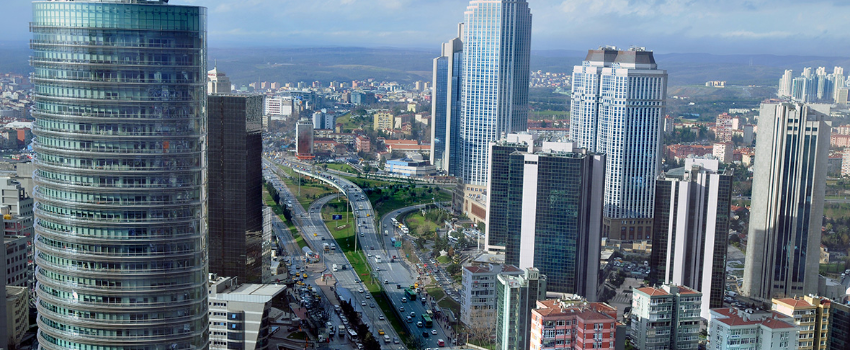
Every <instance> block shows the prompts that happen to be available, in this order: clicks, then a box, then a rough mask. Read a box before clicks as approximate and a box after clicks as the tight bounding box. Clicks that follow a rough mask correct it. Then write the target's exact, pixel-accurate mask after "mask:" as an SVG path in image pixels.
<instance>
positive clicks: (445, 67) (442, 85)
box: [431, 24, 463, 175]
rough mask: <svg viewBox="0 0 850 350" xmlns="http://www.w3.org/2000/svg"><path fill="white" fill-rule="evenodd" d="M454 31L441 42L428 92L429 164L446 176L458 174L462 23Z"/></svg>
mask: <svg viewBox="0 0 850 350" xmlns="http://www.w3.org/2000/svg"><path fill="white" fill-rule="evenodd" d="M457 31H458V33H457V38H454V39H452V40H449V42H447V43H443V47H442V52H441V54H440V57H437V58H435V59H434V68H433V69H434V76H433V78H432V79H433V81H434V84H433V90H432V91H431V115H432V116H433V122H432V123H431V164H432V165H434V166H435V167H437V169H438V170H442V171H444V172H446V173H447V174H449V175H454V174H457V173H458V170H457V169H458V164H457V160H458V159H459V156H458V145H457V137H458V129H459V128H460V124H459V122H460V79H461V68H462V64H461V62H462V59H463V42H462V41H461V40H460V38H461V37H462V36H463V24H459V25H458V29H457Z"/></svg>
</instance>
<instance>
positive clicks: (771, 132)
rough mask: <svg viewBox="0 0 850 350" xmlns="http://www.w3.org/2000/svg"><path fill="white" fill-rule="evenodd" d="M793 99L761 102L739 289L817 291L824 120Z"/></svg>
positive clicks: (751, 292)
mask: <svg viewBox="0 0 850 350" xmlns="http://www.w3.org/2000/svg"><path fill="white" fill-rule="evenodd" d="M825 117H826V115H824V114H822V113H819V112H817V111H815V110H814V109H811V108H809V107H807V106H806V105H805V104H798V103H770V104H763V105H762V106H761V114H760V116H759V123H758V129H759V133H758V138H757V140H756V159H755V164H754V165H753V171H754V174H753V197H752V205H751V209H750V225H749V226H750V227H749V241H748V243H747V259H746V264H745V266H744V284H743V288H742V290H743V294H744V295H745V296H748V297H751V298H755V299H759V300H765V301H767V300H770V299H771V298H774V297H786V296H793V295H805V294H810V293H817V291H818V261H819V258H820V243H821V225H822V224H823V222H822V221H823V220H822V218H823V200H824V191H825V186H826V185H825V184H826V168H827V155H828V152H829V136H830V125H829V124H828V123H827V122H826V121H825V120H824V118H825Z"/></svg>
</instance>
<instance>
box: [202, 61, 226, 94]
mask: <svg viewBox="0 0 850 350" xmlns="http://www.w3.org/2000/svg"><path fill="white" fill-rule="evenodd" d="M207 93H208V94H228V93H230V78H228V77H227V75H225V74H224V72H222V71H220V70H218V65H216V66H215V67H213V69H212V70H210V71H209V72H207Z"/></svg>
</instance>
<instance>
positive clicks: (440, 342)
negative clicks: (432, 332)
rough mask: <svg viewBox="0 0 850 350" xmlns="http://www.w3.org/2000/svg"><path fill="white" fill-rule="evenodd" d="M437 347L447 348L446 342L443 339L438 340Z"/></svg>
mask: <svg viewBox="0 0 850 350" xmlns="http://www.w3.org/2000/svg"><path fill="white" fill-rule="evenodd" d="M437 346H446V341H445V340H442V339H437Z"/></svg>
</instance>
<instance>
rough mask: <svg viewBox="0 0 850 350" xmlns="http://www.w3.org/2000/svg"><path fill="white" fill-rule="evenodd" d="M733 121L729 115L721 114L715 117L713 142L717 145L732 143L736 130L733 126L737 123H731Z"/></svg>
mask: <svg viewBox="0 0 850 350" xmlns="http://www.w3.org/2000/svg"><path fill="white" fill-rule="evenodd" d="M733 119H734V118H732V116H731V115H729V113H722V114H720V115H718V116H717V118H716V119H715V122H714V140H715V141H717V143H725V142H732V136H733V135H734V134H735V130H736V129H737V128H736V127H735V125H734V124H737V123H735V122H733Z"/></svg>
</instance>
